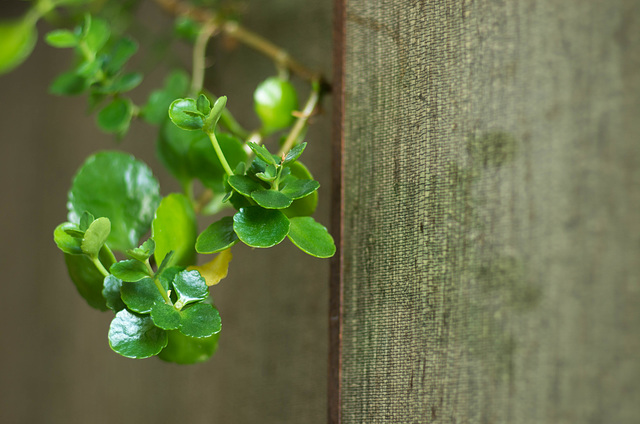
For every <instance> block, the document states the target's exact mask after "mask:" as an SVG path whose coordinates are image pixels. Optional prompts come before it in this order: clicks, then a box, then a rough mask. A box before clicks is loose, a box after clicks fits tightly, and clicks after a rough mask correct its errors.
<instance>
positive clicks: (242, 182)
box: [228, 175, 265, 196]
mask: <svg viewBox="0 0 640 424" xmlns="http://www.w3.org/2000/svg"><path fill="white" fill-rule="evenodd" d="M228 182H229V185H230V186H231V187H232V188H233V189H234V190H235V191H237V192H238V193H240V194H243V195H245V196H251V193H253V192H254V191H260V190H265V188H264V187H263V186H262V185H261V184H260V183H259V182H257V181H255V180H252V179H251V178H249V177H247V176H245V175H232V176H230V177H229V179H228Z"/></svg>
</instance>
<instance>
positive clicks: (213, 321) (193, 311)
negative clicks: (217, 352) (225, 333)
mask: <svg viewBox="0 0 640 424" xmlns="http://www.w3.org/2000/svg"><path fill="white" fill-rule="evenodd" d="M180 315H181V316H182V319H181V321H180V332H181V333H182V334H184V335H185V336H190V337H209V336H212V335H214V334H216V333H219V332H220V329H221V328H222V324H221V321H220V313H219V312H218V310H217V309H216V308H214V307H213V306H211V305H209V304H208V303H196V304H195V305H193V306H189V307H187V308H185V309H183V310H182V311H181V312H180Z"/></svg>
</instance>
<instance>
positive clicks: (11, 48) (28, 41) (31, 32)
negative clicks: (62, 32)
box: [0, 18, 38, 75]
mask: <svg viewBox="0 0 640 424" xmlns="http://www.w3.org/2000/svg"><path fill="white" fill-rule="evenodd" d="M37 39H38V33H37V31H36V27H35V23H32V22H30V21H28V20H27V19H24V18H23V19H19V20H14V21H3V22H0V40H2V42H1V43H0V75H2V74H5V73H7V72H9V71H11V70H12V69H13V68H15V67H17V66H18V65H20V64H21V63H22V62H24V61H25V60H27V58H28V57H29V55H30V54H31V52H32V51H33V48H34V47H35V45H36V41H37Z"/></svg>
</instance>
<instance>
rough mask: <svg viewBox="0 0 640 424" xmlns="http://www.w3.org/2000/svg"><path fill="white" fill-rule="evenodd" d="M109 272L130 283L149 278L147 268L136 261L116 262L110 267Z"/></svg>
mask: <svg viewBox="0 0 640 424" xmlns="http://www.w3.org/2000/svg"><path fill="white" fill-rule="evenodd" d="M109 271H110V272H111V274H113V275H114V276H115V277H117V278H119V279H121V280H122V281H127V282H130V283H135V282H136V281H140V280H142V279H145V278H149V277H150V275H149V270H148V269H147V266H146V265H145V264H143V263H142V262H140V261H138V260H136V259H127V260H125V261H120V262H116V263H115V264H113V265H111V268H109Z"/></svg>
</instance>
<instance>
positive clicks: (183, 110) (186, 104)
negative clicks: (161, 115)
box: [169, 99, 205, 130]
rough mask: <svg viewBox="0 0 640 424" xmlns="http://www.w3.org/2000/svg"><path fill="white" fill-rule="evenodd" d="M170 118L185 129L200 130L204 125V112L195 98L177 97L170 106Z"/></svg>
mask: <svg viewBox="0 0 640 424" xmlns="http://www.w3.org/2000/svg"><path fill="white" fill-rule="evenodd" d="M169 118H171V121H172V122H173V123H174V124H175V125H176V126H178V127H180V128H182V129H183V130H199V129H201V128H202V126H203V125H204V118H205V116H204V114H202V113H201V112H200V111H199V110H198V106H197V104H196V101H195V100H193V99H177V100H174V101H173V103H171V106H169Z"/></svg>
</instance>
